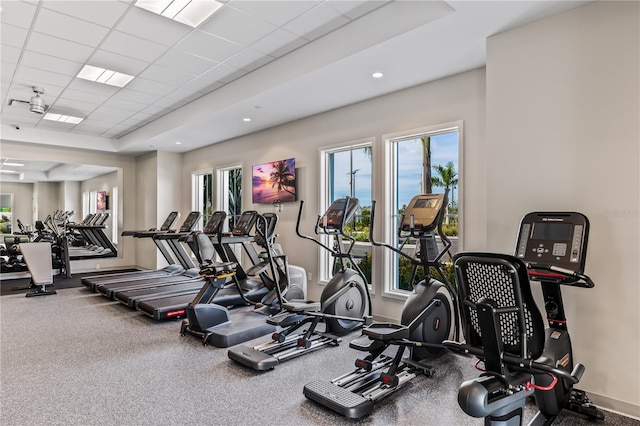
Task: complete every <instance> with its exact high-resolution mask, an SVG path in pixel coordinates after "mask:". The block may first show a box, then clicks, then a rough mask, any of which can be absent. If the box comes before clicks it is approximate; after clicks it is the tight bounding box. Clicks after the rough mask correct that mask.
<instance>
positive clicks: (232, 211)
mask: <svg viewBox="0 0 640 426" xmlns="http://www.w3.org/2000/svg"><path fill="white" fill-rule="evenodd" d="M217 205H218V210H222V211H225V212H227V223H226V225H225V228H224V231H225V232H228V231H230V230H232V229H233V227H234V226H235V224H236V221H237V220H238V219H239V218H240V215H241V214H242V166H241V165H240V166H238V165H236V166H231V167H225V168H223V169H218V202H217Z"/></svg>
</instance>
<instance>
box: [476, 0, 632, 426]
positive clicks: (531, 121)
mask: <svg viewBox="0 0 640 426" xmlns="http://www.w3.org/2000/svg"><path fill="white" fill-rule="evenodd" d="M639 12H640V11H639V3H637V2H596V3H591V4H589V5H587V6H584V7H581V8H578V9H574V10H572V11H569V12H566V13H564V14H561V15H557V16H554V17H550V18H547V19H544V20H542V21H539V22H535V23H532V24H530V25H527V26H524V27H521V28H517V29H514V30H511V31H508V32H505V33H502V34H499V35H496V36H494V37H491V38H489V40H488V44H487V149H486V158H487V219H488V221H487V237H488V238H487V247H488V248H489V249H490V250H494V251H499V252H512V251H513V247H514V238H515V234H516V232H517V227H518V222H519V220H520V218H521V217H522V216H523V215H524V214H525V213H527V212H529V211H534V210H575V211H580V212H582V213H584V214H586V215H587V216H588V217H589V219H590V221H591V234H590V237H589V254H588V258H587V266H586V272H587V273H588V274H589V275H590V276H591V277H592V278H593V279H594V281H595V283H596V287H595V288H594V289H591V290H585V289H579V288H567V289H563V292H564V302H565V305H566V310H567V317H568V326H569V330H570V332H571V337H572V340H573V346H574V355H575V357H576V360H577V361H578V362H581V363H583V364H584V365H585V366H586V367H587V370H586V373H585V375H584V377H583V379H582V381H581V383H580V386H581V388H584V389H586V390H588V391H589V392H590V394H591V395H592V396H593V398H592V399H594V400H595V401H596V402H599V403H601V404H602V405H603V406H605V407H609V408H612V409H615V410H619V411H621V412H624V413H627V414H631V415H634V416H636V417H640V370H639V368H640V356H639V349H640V337H639V332H638V330H639V327H638V326H639V324H640V316H639V314H638V311H639V309H638V302H639V301H640V298H639V293H638V277H639V276H640V267H639V264H640V262H638V259H640V251H639V243H638V241H639V239H638V236H639V232H640V228H639V220H638V216H639V211H640V210H639V207H640V203H639V192H640V175H639V173H638V161H639V147H638V145H639V144H638V141H639V140H640V139H639V117H640V110H639V107H638V104H639V91H640V86H639V76H640V69H639V66H638V62H639V47H640V46H639V40H640V37H639V36H640V34H639V30H638V28H639V18H638V17H639ZM605 396H606V398H605Z"/></svg>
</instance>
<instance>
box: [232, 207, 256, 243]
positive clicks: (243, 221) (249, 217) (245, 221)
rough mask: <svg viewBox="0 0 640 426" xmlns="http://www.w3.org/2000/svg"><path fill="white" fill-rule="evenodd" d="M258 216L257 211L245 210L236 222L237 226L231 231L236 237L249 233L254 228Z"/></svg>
mask: <svg viewBox="0 0 640 426" xmlns="http://www.w3.org/2000/svg"><path fill="white" fill-rule="evenodd" d="M257 216H258V212H256V211H253V210H251V211H246V212H243V213H242V215H241V216H240V219H239V220H238V223H236V226H235V227H234V228H233V231H231V233H232V234H233V235H235V236H236V237H244V236H247V235H249V232H251V229H253V225H254V224H255V223H256V217H257Z"/></svg>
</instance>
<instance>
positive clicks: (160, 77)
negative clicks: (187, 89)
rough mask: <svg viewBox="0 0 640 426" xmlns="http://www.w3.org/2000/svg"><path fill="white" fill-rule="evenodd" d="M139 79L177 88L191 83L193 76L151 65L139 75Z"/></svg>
mask: <svg viewBox="0 0 640 426" xmlns="http://www.w3.org/2000/svg"><path fill="white" fill-rule="evenodd" d="M140 77H143V78H146V79H148V80H153V81H158V82H160V83H164V84H167V85H172V86H175V87H178V86H181V85H183V84H184V83H186V82H188V81H191V80H192V79H193V78H195V75H194V74H187V73H185V72H181V71H178V70H175V69H171V68H167V67H163V66H160V65H151V66H149V68H147V69H146V70H144V71H143V72H142V73H141V74H140Z"/></svg>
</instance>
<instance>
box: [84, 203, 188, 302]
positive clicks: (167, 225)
mask: <svg viewBox="0 0 640 426" xmlns="http://www.w3.org/2000/svg"><path fill="white" fill-rule="evenodd" d="M179 218H180V213H178V212H171V213H169V215H168V216H167V218H166V219H165V220H164V222H163V223H162V226H161V227H160V229H155V228H152V229H148V230H139V231H122V234H121V235H122V236H123V237H126V236H130V237H134V238H151V237H152V236H153V235H154V234H155V233H165V232H171V228H172V227H173V226H174V225H175V223H176V222H177V221H178V219H179ZM143 234H144V236H143ZM154 243H155V244H156V247H157V248H158V250H160V253H162V256H163V257H164V258H165V260H166V261H167V263H169V265H168V266H165V267H164V268H161V269H155V270H148V271H134V272H120V273H115V274H100V275H92V276H89V277H84V278H82V280H81V281H82V284H83V285H85V286H86V287H87V288H89V289H90V290H91V291H94V292H95V291H98V290H97V288H98V286H99V285H100V284H104V283H107V282H114V281H118V280H119V281H121V282H124V281H128V280H136V279H144V278H151V277H161V276H168V275H175V274H179V273H181V272H183V271H184V268H183V267H181V266H180V265H177V264H176V261H175V260H174V259H173V257H172V256H171V254H170V253H169V251H168V250H167V248H166V247H165V246H163V245H161V244H160V243H159V242H157V241H156V240H154Z"/></svg>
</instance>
